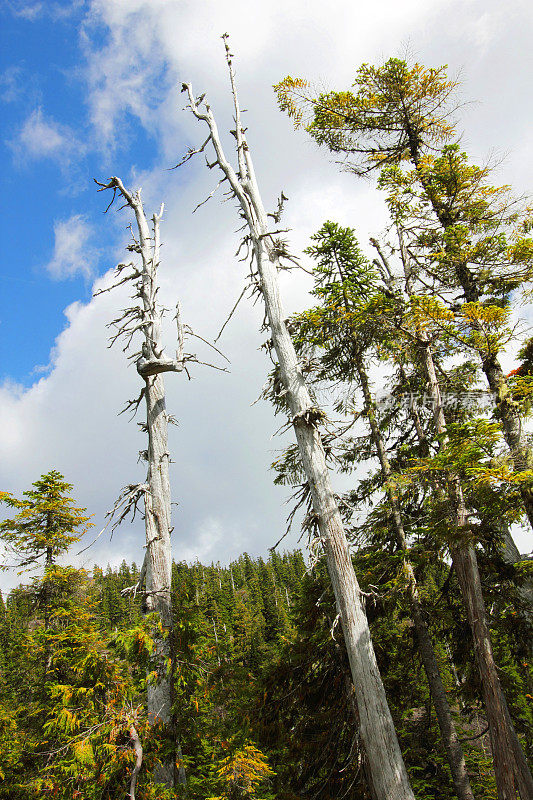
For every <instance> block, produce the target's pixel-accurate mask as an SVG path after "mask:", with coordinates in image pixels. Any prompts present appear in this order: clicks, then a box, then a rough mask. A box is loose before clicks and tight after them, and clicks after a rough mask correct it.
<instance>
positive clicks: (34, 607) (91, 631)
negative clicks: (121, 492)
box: [0, 548, 533, 800]
mask: <svg viewBox="0 0 533 800" xmlns="http://www.w3.org/2000/svg"><path fill="white" fill-rule="evenodd" d="M417 561H418V564H417V572H418V573H419V576H420V578H421V579H423V580H424V587H425V589H424V607H425V610H426V611H427V613H428V615H429V616H430V618H431V629H432V633H433V635H434V636H435V639H436V641H437V642H438V646H437V657H438V661H439V664H440V666H441V669H442V671H443V674H444V680H445V684H446V690H447V694H448V697H449V701H450V703H451V705H452V708H453V711H454V715H455V717H456V719H457V724H458V727H459V730H460V733H461V737H462V739H464V748H465V754H466V759H467V764H468V768H469V771H470V774H471V779H472V785H473V788H474V791H475V796H476V797H479V798H487V800H488V799H489V798H492V797H495V796H496V795H495V788H494V780H493V777H492V773H491V759H490V747H489V740H488V734H487V724H486V718H485V715H484V712H483V707H482V703H481V694H480V687H479V680H478V678H477V677H476V674H475V670H473V668H472V667H473V652H472V644H471V641H470V639H469V637H468V633H467V631H466V629H465V623H464V621H463V619H462V613H461V605H460V603H459V602H458V597H457V594H458V590H457V586H456V583H455V581H454V580H453V577H452V576H451V575H450V570H449V566H448V565H447V564H446V563H444V562H442V561H438V562H436V563H435V562H433V561H430V560H429V559H428V558H427V556H426V554H425V553H424V551H423V550H420V551H419V552H418V554H417ZM355 562H356V568H357V569H358V572H359V574H360V575H361V576H362V577H363V579H364V584H363V588H364V590H365V591H367V592H368V599H367V611H368V615H369V619H370V623H371V629H372V635H373V640H374V643H375V647H376V652H377V656H378V663H379V667H380V670H381V673H382V675H383V677H384V681H385V686H386V690H387V696H388V698H389V702H390V704H391V708H392V713H393V717H394V720H395V723H396V726H397V730H398V733H399V737H400V741H401V745H402V750H403V752H404V754H405V758H406V762H407V766H408V770H409V774H410V776H411V780H412V782H413V787H414V789H415V792H416V793H417V797H420V798H428V800H429V798H435V800H441V799H442V800H445V799H446V798H453V797H454V792H453V785H452V782H451V779H450V773H449V769H448V767H447V764H446V757H445V753H444V751H443V748H442V745H441V743H440V741H439V735H438V727H437V724H436V720H435V715H434V711H433V710H432V706H431V701H430V697H429V693H428V688H427V680H426V678H425V676H424V672H423V669H422V665H421V662H420V658H419V656H418V654H417V647H416V638H415V636H414V631H413V625H412V623H411V621H410V619H409V613H408V607H407V606H406V604H405V602H404V601H402V597H401V594H400V593H399V591H398V590H395V589H394V576H395V574H396V562H397V557H396V558H395V557H394V555H393V554H391V553H387V552H386V551H381V552H380V551H379V550H378V549H376V548H367V549H363V550H362V551H361V552H359V553H358V555H357V556H356V558H355ZM487 566H488V567H490V578H488V580H487V589H489V588H490V598H491V605H492V607H493V609H494V611H493V615H492V618H491V619H492V623H493V635H494V642H495V647H496V652H497V657H498V659H499V663H500V664H501V674H502V680H503V682H504V685H505V689H506V693H507V697H508V701H509V705H510V709H511V713H512V716H513V720H514V722H515V724H516V726H517V730H518V731H519V732H520V734H521V735H522V736H524V737H526V738H527V736H528V735H530V734H531V726H532V722H533V720H532V716H531V711H530V706H529V710H528V699H529V700H530V697H529V698H528V696H527V695H528V694H529V695H531V693H532V690H533V685H532V682H531V673H530V671H529V669H528V659H529V655H528V648H527V647H526V646H525V639H524V638H523V634H524V628H523V627H522V626H523V624H524V620H523V616H522V614H521V612H520V610H519V609H518V610H517V607H516V606H515V604H514V603H513V602H512V601H511V597H512V595H510V591H511V589H510V586H511V584H510V578H511V577H512V576H510V575H509V572H508V569H506V568H505V566H504V565H503V564H502V563H501V561H500V562H498V561H495V562H494V563H490V562H487ZM138 576H139V569H138V567H137V566H136V565H135V564H132V565H127V564H126V563H123V564H122V565H121V566H120V567H119V568H118V569H116V570H111V569H110V568H109V567H108V568H107V569H99V568H96V569H94V571H93V572H92V574H88V573H84V572H83V571H78V570H74V569H72V568H66V567H65V568H61V569H60V568H56V570H55V571H54V574H53V576H51V578H50V580H51V582H52V585H51V587H50V589H51V591H50V595H51V596H50V599H49V600H48V605H46V606H44V605H43V599H42V586H43V584H42V582H38V583H36V584H33V585H32V586H29V587H28V586H26V587H23V586H21V587H20V588H19V589H17V590H15V591H13V592H12V593H11V594H10V595H9V597H8V598H7V602H6V603H5V604H4V603H2V606H1V610H0V614H1V622H0V642H1V651H0V664H1V677H0V680H1V687H2V706H1V712H0V713H1V723H2V728H1V739H0V742H1V744H0V747H1V750H0V763H1V764H2V783H1V784H0V787H1V789H0V796H1V797H3V798H4V797H5V798H6V800H7V799H8V798H9V800H11V799H13V800H15V798H16V799H17V800H19V798H20V800H22V798H30V797H31V798H33V797H35V796H36V793H40V794H41V795H42V796H50V797H59V798H82V797H83V798H115V797H123V796H126V792H127V788H128V787H129V784H130V776H131V773H132V771H133V769H134V765H135V753H134V749H133V747H132V743H131V741H130V740H129V737H128V726H129V724H135V726H136V729H137V731H138V733H139V736H140V737H141V740H142V743H143V748H144V754H143V767H142V769H141V772H140V775H139V779H138V780H139V782H138V786H137V794H136V796H137V797H139V798H150V797H154V798H156V797H157V798H159V797H163V796H164V794H163V793H162V791H161V790H156V789H155V788H154V786H153V783H152V781H151V778H150V771H151V769H153V765H154V759H155V758H156V757H157V755H160V748H161V747H162V746H163V744H162V743H161V742H157V740H156V739H155V737H154V734H153V733H151V734H150V735H147V734H146V725H147V721H146V712H145V710H144V702H145V701H144V690H145V679H144V668H145V666H146V663H147V661H149V659H150V647H151V637H150V634H149V630H148V626H147V624H146V622H145V621H143V611H142V599H141V597H140V596H139V595H137V596H136V597H134V596H133V593H132V592H131V591H127V590H128V589H129V588H130V589H131V587H132V586H134V585H135V583H136V581H137V579H138ZM377 585H379V586H380V591H379V593H378V592H377V591H376V589H375V587H376V586H377ZM125 590H126V591H125ZM172 593H173V601H174V610H175V628H174V629H175V637H176V643H175V646H176V650H175V658H176V661H175V668H174V669H175V676H174V677H175V686H176V695H175V713H176V725H177V730H178V731H179V732H180V745H181V755H180V756H179V764H180V765H181V766H182V767H183V769H184V774H185V777H186V786H184V787H183V789H182V791H181V793H180V797H190V798H207V797H215V796H221V797H237V796H238V797H240V796H241V795H242V796H243V797H244V796H246V797H257V798H269V797H278V798H286V800H296V798H304V797H316V798H322V799H323V800H326V798H338V797H343V796H345V795H346V796H350V797H357V798H361V800H363V798H366V797H370V795H369V794H368V789H367V783H366V779H365V760H364V754H363V753H362V751H361V748H360V744H359V738H358V728H357V707H356V704H355V702H354V695H353V689H352V686H351V681H350V673H349V668H348V664H347V659H346V654H345V649H344V646H343V638H342V631H341V628H340V626H339V625H338V624H335V617H336V613H335V606H334V602H333V597H332V593H331V589H330V588H329V587H328V581H327V573H326V571H325V569H324V566H323V564H320V563H319V564H318V565H317V566H316V567H315V569H314V570H313V571H312V573H310V572H308V571H306V565H305V562H304V558H303V556H302V554H301V552H299V551H295V552H292V553H284V554H283V555H278V554H276V553H273V554H272V555H271V556H270V557H269V558H268V559H267V560H265V559H262V558H259V559H253V558H251V557H250V556H248V555H247V554H244V555H243V556H242V557H241V558H239V559H238V561H236V562H233V563H232V564H231V565H229V566H227V567H221V566H220V565H214V564H211V565H202V564H199V563H196V564H190V565H187V564H185V563H177V564H176V563H175V564H174V567H173V584H172ZM46 614H47V615H48V618H49V624H48V629H47V630H43V622H44V618H45V615H46ZM524 740H525V739H524ZM530 755H531V753H530ZM239 787H241V788H239ZM239 792H240V794H239Z"/></svg>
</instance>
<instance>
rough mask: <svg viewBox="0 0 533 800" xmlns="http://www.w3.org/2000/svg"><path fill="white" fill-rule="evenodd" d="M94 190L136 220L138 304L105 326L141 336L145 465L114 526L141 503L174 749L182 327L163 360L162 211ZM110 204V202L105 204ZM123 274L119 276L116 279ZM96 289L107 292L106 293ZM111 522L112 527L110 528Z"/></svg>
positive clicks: (169, 765) (153, 692) (150, 607)
mask: <svg viewBox="0 0 533 800" xmlns="http://www.w3.org/2000/svg"><path fill="white" fill-rule="evenodd" d="M99 186H100V187H101V190H105V189H107V190H109V189H110V190H112V191H113V199H114V197H115V194H116V193H117V192H118V193H119V194H120V195H122V197H123V198H124V200H125V201H126V204H127V205H129V206H130V208H131V209H132V210H133V212H134V214H135V219H136V222H137V231H138V239H137V238H136V237H135V236H133V244H132V245H130V246H129V249H130V250H132V251H133V252H136V253H138V254H139V255H140V257H141V265H140V267H137V266H136V265H135V264H133V263H129V264H119V265H118V267H117V269H116V273H117V276H118V280H117V283H116V284H115V285H114V286H112V287H110V289H113V288H115V286H119V285H121V284H123V283H126V282H130V281H131V282H132V283H133V285H134V290H135V291H134V294H133V298H134V299H135V300H138V302H137V303H136V304H135V305H133V306H132V307H131V308H128V309H125V310H124V311H123V314H122V316H121V317H119V318H118V319H116V320H113V323H111V324H112V325H114V326H115V327H116V328H117V333H116V335H115V336H114V337H112V339H111V343H113V342H114V341H116V340H117V339H118V338H119V337H122V338H123V339H125V340H126V346H125V348H124V350H127V349H128V348H129V346H130V343H131V342H132V339H133V337H134V336H135V334H136V333H140V334H142V337H143V341H142V346H141V350H140V352H138V353H136V354H135V355H134V358H135V363H136V365H137V372H138V373H139V375H140V377H141V379H142V381H143V388H142V391H141V393H140V395H139V397H138V398H137V399H136V400H132V401H130V402H129V403H128V404H127V406H126V408H134V409H135V410H136V409H137V408H138V406H139V404H140V403H141V401H142V399H143V398H144V400H145V403H146V432H147V434H148V448H147V450H146V451H144V452H141V455H142V456H143V457H144V458H145V459H146V460H147V462H148V474H147V478H146V483H144V484H140V485H138V486H129V487H127V489H126V491H125V492H124V493H123V495H122V498H121V501H120V502H119V503H118V504H117V506H116V508H118V507H120V504H122V506H123V507H124V508H123V510H122V512H121V516H120V519H119V520H118V522H120V521H121V520H122V519H124V517H125V516H126V514H127V513H128V510H130V509H133V510H135V509H136V507H137V503H138V502H139V501H140V500H141V498H144V516H145V529H146V555H145V559H144V564H143V568H142V570H141V578H140V581H139V585H138V586H137V587H132V588H135V590H136V589H137V588H140V584H142V583H143V581H144V584H145V591H144V598H145V610H146V611H147V612H155V613H156V614H157V616H158V618H159V620H160V623H161V627H160V629H159V628H158V626H154V630H153V637H154V649H153V652H152V654H151V658H150V664H149V667H148V671H149V673H151V674H152V675H153V673H154V672H155V680H154V679H153V677H151V678H150V680H149V681H148V688H147V695H148V718H149V720H150V722H151V723H152V724H153V725H162V726H163V728H166V730H167V733H168V735H169V736H170V738H171V741H172V742H173V745H174V746H175V744H176V742H175V731H174V725H173V717H172V700H173V687H172V652H171V651H172V647H171V645H172V600H171V579H172V549H171V541H170V533H171V495H170V481H169V460H170V456H169V451H168V419H169V417H168V414H167V411H166V406H165V385H164V379H163V373H164V372H181V370H182V369H183V366H184V362H185V360H186V357H184V355H183V329H182V326H181V322H180V319H179V311H178V312H177V314H176V319H177V327H178V349H177V352H176V358H175V359H171V358H168V357H167V356H165V354H164V350H163V344H162V336H161V325H162V319H163V314H164V310H163V309H162V308H161V307H160V306H159V304H158V303H157V300H156V297H157V292H158V284H157V268H158V266H159V249H160V240H159V222H160V219H161V216H162V213H163V206H162V207H161V211H160V213H159V214H154V215H153V217H152V230H150V227H149V225H148V221H147V219H146V215H145V213H144V209H143V205H142V202H141V197H140V190H139V191H137V192H130V191H128V190H127V189H126V188H125V187H124V185H123V183H122V181H121V180H120V179H119V178H116V177H115V178H111V180H110V181H109V183H107V184H99ZM112 202H113V201H112ZM124 271H126V272H125V277H123V274H124ZM103 291H109V290H108V289H105V290H103ZM116 524H118V523H116ZM154 777H155V779H156V781H157V782H160V783H163V784H165V785H166V786H167V787H173V786H174V785H175V783H176V782H177V781H178V782H180V783H183V775H182V774H181V773H180V775H179V776H177V775H176V768H175V758H174V756H171V757H170V758H168V757H167V760H166V761H165V762H163V763H161V764H160V765H159V766H158V767H157V768H156V770H155V775H154Z"/></svg>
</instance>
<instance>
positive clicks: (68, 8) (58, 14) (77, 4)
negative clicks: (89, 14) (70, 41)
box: [8, 0, 84, 22]
mask: <svg viewBox="0 0 533 800" xmlns="http://www.w3.org/2000/svg"><path fill="white" fill-rule="evenodd" d="M83 3H84V0H69V2H68V3H53V2H50V0H47V2H46V3H42V2H37V3H24V2H11V3H9V5H8V7H9V8H10V10H11V13H12V14H13V15H14V16H15V17H21V18H22V19H25V20H27V21H28V22H35V20H37V19H41V18H42V17H50V18H51V19H53V20H55V21H58V20H61V19H66V18H68V17H71V16H72V15H73V14H75V13H76V12H77V11H79V9H80V8H82V6H83Z"/></svg>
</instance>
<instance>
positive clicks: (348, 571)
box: [180, 35, 414, 800]
mask: <svg viewBox="0 0 533 800" xmlns="http://www.w3.org/2000/svg"><path fill="white" fill-rule="evenodd" d="M223 38H224V41H225V44H226V57H227V63H228V67H229V73H230V80H231V89H232V94H233V102H234V106H235V130H234V131H232V133H233V135H234V136H235V139H236V150H237V162H238V166H237V169H236V170H235V169H234V168H233V167H232V165H231V163H230V162H229V160H228V159H227V157H226V155H225V153H224V150H223V147H222V143H221V139H220V136H219V132H218V128H217V124H216V121H215V117H214V115H213V113H212V111H211V108H210V106H209V104H208V103H207V101H206V100H205V95H202V96H201V97H199V98H197V97H196V96H195V95H194V94H193V90H192V87H191V86H190V84H183V87H182V90H183V91H184V92H186V93H187V95H188V98H189V105H188V108H189V109H190V111H191V112H192V113H193V115H194V116H195V117H196V119H198V120H199V121H200V122H202V123H204V124H205V125H206V127H207V130H208V136H207V139H206V140H205V141H204V143H203V145H202V146H201V147H198V148H191V149H190V150H189V152H188V153H187V154H186V156H185V157H184V158H183V159H182V161H181V162H180V164H182V163H185V162H186V161H188V160H189V159H190V158H192V157H193V156H194V155H195V154H196V153H200V152H204V151H205V148H206V147H207V146H208V145H212V147H213V148H214V152H215V158H214V161H213V162H212V163H209V162H208V166H209V167H210V168H213V167H218V169H220V170H221V172H222V178H221V181H220V183H221V184H222V183H226V185H227V187H228V197H233V198H235V199H236V200H237V201H238V204H239V206H240V214H241V217H242V219H243V221H244V228H245V230H246V231H247V233H246V234H245V243H246V244H247V245H248V247H249V248H250V252H251V258H252V268H251V269H252V277H253V280H254V282H255V286H256V288H257V290H258V292H259V293H260V295H261V296H262V298H263V301H264V305H265V312H266V320H267V325H268V328H269V330H270V334H271V339H272V345H273V348H274V350H275V352H276V355H277V360H278V364H279V370H280V375H281V379H282V382H283V389H282V392H283V394H284V397H285V399H286V402H287V405H288V407H289V409H290V416H291V422H292V424H293V426H294V431H295V434H296V439H297V442H298V447H299V452H300V457H301V461H302V465H303V467H304V470H305V474H306V477H307V483H308V485H309V490H310V493H311V497H312V503H313V511H314V515H315V518H316V522H317V526H318V530H319V537H318V538H319V542H320V544H321V546H322V547H323V549H324V551H325V555H326V561H327V566H328V571H329V575H330V579H331V582H332V586H333V590H334V592H335V598H336V602H337V607H338V612H339V615H340V619H341V622H342V627H343V631H344V640H345V643H346V648H347V652H348V657H349V661H350V668H351V672H352V677H353V682H354V687H355V693H356V698H357V707H358V712H359V719H360V726H361V739H362V742H363V745H364V748H365V751H366V757H367V760H368V765H369V770H370V783H371V784H372V792H373V794H374V797H375V798H376V800H414V795H413V791H412V789H411V786H410V784H409V778H408V776H407V772H406V769H405V765H404V762H403V758H402V754H401V752H400V748H399V745H398V740H397V737H396V731H395V729H394V723H393V720H392V717H391V713H390V710H389V707H388V704H387V699H386V697H385V691H384V688H383V683H382V680H381V676H380V674H379V669H378V666H377V663H376V658H375V654H374V648H373V646H372V641H371V637H370V631H369V627H368V621H367V618H366V614H365V611H364V606H363V597H362V593H361V590H360V588H359V584H358V582H357V578H356V576H355V573H354V569H353V564H352V560H351V557H350V552H349V549H348V543H347V540H346V534H345V531H344V526H343V522H342V518H341V515H340V513H339V509H338V505H337V501H336V499H335V496H334V494H333V489H332V486H331V482H330V478H329V472H328V467H327V465H326V457H325V451H324V446H323V443H322V438H321V434H320V432H319V427H318V424H319V421H320V419H321V417H322V416H323V415H322V413H321V411H320V410H319V409H318V408H316V407H315V405H314V404H313V401H312V399H311V395H310V392H309V389H308V387H307V385H306V383H305V379H304V377H303V374H302V370H301V368H300V364H299V363H298V358H297V355H296V351H295V349H294V345H293V342H292V340H291V337H290V334H289V332H288V330H287V326H286V324H285V314H284V312H283V307H282V304H281V297H280V290H279V279H278V272H279V270H280V269H281V268H282V258H283V257H284V256H285V257H287V256H288V253H287V250H286V246H285V244H284V242H283V240H282V239H280V238H279V236H280V234H281V233H283V231H280V230H279V229H274V230H273V229H272V226H271V225H270V224H269V220H268V216H269V215H268V214H267V213H266V211H265V208H264V206H263V202H262V199H261V195H260V192H259V188H258V185H257V181H256V177H255V172H254V167H253V164H252V158H251V155H250V149H249V146H248V142H247V140H246V135H245V130H244V128H243V126H242V122H241V111H240V108H239V103H238V99H237V92H236V87H235V76H234V72H233V66H232V56H231V53H230V51H229V48H228V44H227V35H224V37H223ZM219 185H220V184H219ZM283 199H284V197H283V195H282V197H281V200H280V203H279V206H278V210H277V211H276V212H275V213H274V214H272V215H270V216H271V217H272V218H273V219H274V223H275V224H276V225H277V223H278V222H279V219H280V215H281V210H282V205H283Z"/></svg>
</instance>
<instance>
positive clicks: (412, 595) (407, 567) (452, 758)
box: [354, 353, 474, 800]
mask: <svg viewBox="0 0 533 800" xmlns="http://www.w3.org/2000/svg"><path fill="white" fill-rule="evenodd" d="M354 363H355V368H356V371H357V374H358V376H359V383H360V386H361V389H362V391H363V397H364V402H365V412H366V416H367V419H368V424H369V427H370V432H371V437H372V440H373V442H374V446H375V447H376V450H377V454H378V460H379V463H380V467H381V474H382V476H383V482H384V486H385V490H386V492H387V498H388V501H389V505H390V508H391V519H392V526H393V530H394V534H395V538H396V543H397V545H398V547H399V548H400V550H401V551H402V552H403V568H404V571H405V574H406V576H407V578H408V581H409V583H408V592H409V602H410V605H411V617H412V620H413V623H414V627H415V631H416V638H417V643H418V651H419V653H420V657H421V659H422V664H423V665H424V671H425V673H426V676H427V679H428V684H429V690H430V693H431V699H432V700H433V705H434V706H435V712H436V715H437V721H438V724H439V729H440V734H441V738H442V742H443V744H444V748H445V750H446V755H447V758H448V764H449V765H450V771H451V774H452V779H453V784H454V787H455V793H456V794H457V797H458V798H459V800H473V798H474V795H473V792H472V788H471V786H470V779H469V776H468V771H467V768H466V763H465V758H464V753H463V748H462V746H461V743H460V741H459V737H458V735H457V730H456V728H455V723H454V721H453V717H452V714H451V710H450V706H449V703H448V698H447V696H446V689H445V688H444V685H443V683H442V677H441V674H440V669H439V665H438V662H437V659H436V656H435V648H434V647H433V642H432V640H431V635H430V633H429V629H428V625H427V622H426V618H425V614H424V610H423V608H422V605H421V603H420V596H419V593H418V587H417V582H416V577H415V574H414V570H413V566H412V564H411V562H410V561H409V558H408V556H407V538H406V536H405V530H404V526H403V519H402V513H401V509H400V504H399V502H398V497H397V495H396V492H395V490H394V489H393V488H392V487H391V484H390V480H391V478H392V471H391V468H390V464H389V459H388V457H387V451H386V448H385V442H384V441H383V436H382V434H381V430H380V427H379V424H378V421H377V419H376V408H375V403H374V400H373V398H372V393H371V390H370V384H369V380H368V375H367V374H366V371H365V368H364V365H363V362H362V358H361V356H360V354H359V353H355V355H354Z"/></svg>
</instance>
